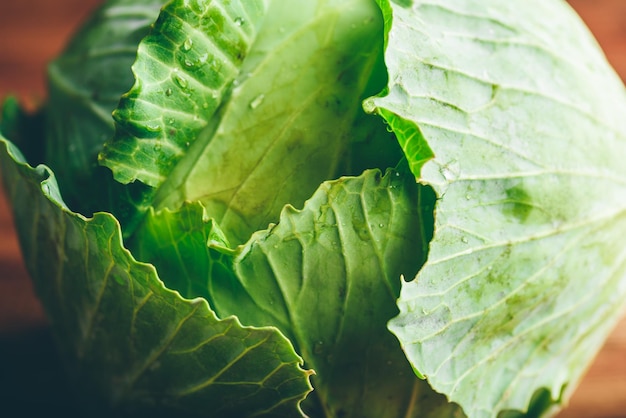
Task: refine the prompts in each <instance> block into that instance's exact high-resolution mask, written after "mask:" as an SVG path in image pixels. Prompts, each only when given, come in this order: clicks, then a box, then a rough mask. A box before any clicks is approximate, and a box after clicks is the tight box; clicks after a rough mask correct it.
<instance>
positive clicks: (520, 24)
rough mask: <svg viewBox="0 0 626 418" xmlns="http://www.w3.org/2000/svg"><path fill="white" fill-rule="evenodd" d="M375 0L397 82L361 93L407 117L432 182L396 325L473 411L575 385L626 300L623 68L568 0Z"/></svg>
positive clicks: (426, 369)
mask: <svg viewBox="0 0 626 418" xmlns="http://www.w3.org/2000/svg"><path fill="white" fill-rule="evenodd" d="M381 3H382V6H383V8H385V9H386V13H387V15H388V19H387V21H388V22H391V26H390V27H388V30H389V33H388V44H387V49H386V53H385V59H386V63H387V66H388V69H389V86H388V89H387V94H386V95H385V96H384V97H379V98H374V99H372V100H370V101H368V103H367V106H366V107H367V108H368V109H369V110H372V111H377V112H379V113H381V114H382V115H383V116H385V117H387V118H389V123H390V125H392V126H395V125H397V124H400V125H401V126H405V127H407V126H408V127H411V126H412V127H413V129H408V130H406V133H405V134H404V136H405V138H400V142H401V144H402V145H403V149H404V150H405V152H406V153H407V157H408V158H409V162H410V163H412V168H413V170H414V174H415V175H416V176H417V177H418V178H419V179H420V181H423V182H426V183H428V184H431V185H433V187H434V189H435V192H436V193H437V195H438V200H437V205H436V208H435V219H436V221H435V231H434V238H433V241H432V243H431V245H430V252H429V258H428V261H427V262H426V264H425V266H424V268H423V269H422V270H421V271H420V273H419V274H418V275H417V278H416V279H415V280H413V281H410V282H408V283H405V284H404V285H403V289H402V292H401V296H400V300H399V307H400V310H401V313H400V315H399V316H398V317H397V318H395V319H394V320H392V321H391V324H390V328H391V330H392V331H393V332H394V333H395V334H396V335H397V336H398V338H399V339H400V341H401V342H402V345H403V347H404V349H405V351H406V353H407V356H408V358H409V360H410V362H411V363H412V364H413V365H414V367H415V368H416V369H417V370H418V371H419V373H422V374H424V375H425V376H426V377H427V378H428V381H429V382H430V384H431V385H432V386H433V388H434V389H435V390H437V391H440V392H442V393H445V394H446V395H447V396H448V397H449V399H451V400H452V401H455V402H458V403H459V404H461V406H462V407H463V408H464V410H465V412H466V413H467V414H468V415H469V416H470V417H496V416H497V415H498V413H499V412H501V411H504V410H509V411H511V410H517V411H526V409H527V408H528V405H529V403H530V400H531V397H532V395H533V393H535V391H537V390H539V389H541V388H545V389H546V390H548V392H549V394H550V397H551V398H552V402H561V401H565V400H566V399H567V398H568V397H569V395H570V394H571V392H572V391H573V389H574V388H575V387H576V384H577V382H578V381H579V379H580V378H581V375H582V374H583V372H584V371H585V370H586V367H587V365H588V364H589V363H590V362H591V360H592V359H593V356H594V355H595V354H596V353H597V351H598V349H599V347H600V346H601V345H602V343H603V341H604V339H605V338H606V336H607V334H608V333H609V332H610V330H611V328H612V326H613V325H614V324H615V323H616V321H617V319H618V318H619V315H620V313H621V312H622V310H623V308H624V300H625V297H626V278H625V275H626V251H624V248H625V246H624V244H623V236H624V231H625V230H626V217H625V216H624V214H625V213H626V212H625V211H624V209H625V208H626V165H625V164H624V162H623V159H624V156H625V155H626V123H625V121H626V119H625V118H624V115H626V96H625V91H624V86H623V85H622V83H621V81H620V80H619V79H618V77H617V76H616V75H615V74H614V72H613V71H612V70H611V68H610V67H609V65H608V64H607V63H606V60H605V58H604V57H603V56H602V54H601V52H600V50H599V48H598V47H597V45H596V43H595V41H594V40H593V39H592V37H591V36H590V34H589V32H588V31H587V29H586V28H585V27H584V26H583V25H582V23H581V21H580V20H579V18H578V17H577V16H576V15H575V14H574V13H573V11H572V10H571V9H570V8H569V7H568V6H567V5H566V3H565V2H563V1H560V0H533V1H530V0H529V1H525V2H523V3H520V2H510V1H508V0H489V1H484V0H480V1H478V0H445V1H437V2H434V1H419V0H416V1H413V2H412V4H411V5H410V6H407V5H399V4H396V3H390V4H387V3H386V2H381ZM396 134H397V135H399V136H401V135H402V133H401V132H396ZM424 141H425V142H424ZM426 147H429V148H430V150H432V153H433V155H434V157H432V159H431V160H430V161H428V162H426V163H423V157H424V155H423V153H421V152H415V153H413V152H411V151H410V150H424V149H426ZM420 161H421V162H420ZM416 162H420V163H419V164H416ZM409 279H411V278H409ZM546 406H549V405H546ZM536 413H537V414H539V413H540V412H536Z"/></svg>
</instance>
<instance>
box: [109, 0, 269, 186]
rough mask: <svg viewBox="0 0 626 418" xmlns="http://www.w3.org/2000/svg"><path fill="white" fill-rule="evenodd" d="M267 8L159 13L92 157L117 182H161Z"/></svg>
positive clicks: (180, 5) (236, 3) (189, 5)
mask: <svg viewBox="0 0 626 418" xmlns="http://www.w3.org/2000/svg"><path fill="white" fill-rule="evenodd" d="M266 9H267V1H266V0H253V1H240V0H233V1H219V0H204V1H203V0H196V1H191V2H190V1H186V0H174V1H170V2H169V3H168V4H167V5H166V6H165V7H164V8H163V10H162V11H161V14H160V15H159V18H158V19H157V21H156V23H155V24H154V26H153V28H152V30H151V32H150V34H149V35H148V36H146V37H145V38H144V39H143V40H142V41H141V43H140V44H139V49H138V51H137V60H136V61H135V63H134V64H133V73H134V74H135V84H134V85H133V87H132V89H131V90H130V91H129V92H128V93H126V94H125V95H124V96H123V97H122V100H121V101H120V104H119V106H118V107H117V109H116V110H115V112H114V113H113V117H114V119H115V126H116V129H115V137H114V138H112V140H111V141H109V142H107V143H106V145H105V147H104V149H103V151H102V153H101V155H100V157H99V158H100V161H101V163H102V164H103V165H105V166H107V167H109V168H110V169H111V170H112V171H113V173H114V175H115V178H116V180H118V181H120V182H122V183H129V182H133V181H135V180H136V179H139V180H140V181H142V182H143V183H145V184H147V185H149V186H152V187H157V186H159V185H161V184H162V183H163V181H164V180H165V178H166V177H167V176H168V174H169V173H170V172H171V170H172V168H173V167H174V166H175V165H176V164H177V163H178V162H179V161H180V160H181V158H182V157H183V156H184V155H185V154H186V153H187V149H188V148H189V147H190V146H191V144H192V143H193V141H194V140H195V139H196V137H197V135H198V133H199V132H200V131H201V130H202V129H203V128H204V127H206V126H207V124H208V123H209V122H210V120H211V119H212V118H213V115H214V113H215V112H216V110H217V109H218V106H219V105H220V104H221V102H222V100H223V98H224V96H225V95H226V94H227V92H228V89H229V88H230V86H231V83H232V82H233V81H234V80H235V78H237V76H238V75H239V73H240V71H241V66H242V63H243V61H244V58H245V57H246V55H247V54H248V53H249V51H250V48H251V47H252V44H253V42H254V40H255V38H256V36H257V32H258V30H259V26H260V23H261V22H262V20H263V17H264V16H265V13H266Z"/></svg>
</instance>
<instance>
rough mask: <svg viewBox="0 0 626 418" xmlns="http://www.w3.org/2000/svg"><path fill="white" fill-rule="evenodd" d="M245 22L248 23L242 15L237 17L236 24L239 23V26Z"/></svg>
mask: <svg viewBox="0 0 626 418" xmlns="http://www.w3.org/2000/svg"><path fill="white" fill-rule="evenodd" d="M244 23H246V21H245V20H243V18H241V17H236V18H235V25H237V26H243V25H244Z"/></svg>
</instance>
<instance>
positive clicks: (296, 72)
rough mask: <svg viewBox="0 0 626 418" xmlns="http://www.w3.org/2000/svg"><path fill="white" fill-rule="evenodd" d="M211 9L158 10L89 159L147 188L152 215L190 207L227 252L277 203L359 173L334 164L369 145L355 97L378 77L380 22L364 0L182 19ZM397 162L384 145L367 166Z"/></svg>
mask: <svg viewBox="0 0 626 418" xmlns="http://www.w3.org/2000/svg"><path fill="white" fill-rule="evenodd" d="M220 4H221V3H219V2H217V1H214V2H209V1H208V0H207V1H204V2H198V3H197V4H196V3H193V4H191V3H185V4H183V2H182V1H180V2H173V3H171V4H170V5H169V6H168V7H167V8H166V9H165V10H164V12H163V13H162V15H161V17H160V18H159V20H158V22H157V24H156V26H155V29H154V31H153V32H152V33H151V35H149V36H148V37H146V39H144V41H143V42H142V43H141V45H140V48H139V56H138V60H137V62H136V63H135V65H134V72H135V74H136V77H137V81H136V85H135V87H134V88H133V89H132V90H131V91H130V92H129V93H128V94H127V95H126V96H125V98H124V99H123V100H122V102H121V103H120V107H119V108H118V109H117V110H116V113H115V115H116V116H115V118H116V123H117V127H118V129H117V136H116V138H115V140H114V141H112V142H110V143H109V144H107V146H106V147H105V149H104V151H103V153H102V155H101V162H102V164H104V165H106V166H109V167H111V168H112V169H113V170H114V172H115V173H116V178H118V179H119V180H120V181H123V182H129V181H132V180H134V179H139V180H140V181H142V182H145V183H146V184H148V185H151V186H154V187H156V189H155V190H153V191H152V192H149V193H154V195H153V196H152V197H149V199H150V200H151V199H154V200H153V205H154V207H155V209H157V210H160V209H163V208H169V209H172V210H176V209H178V208H179V207H180V206H181V205H182V204H183V202H185V201H202V203H203V205H204V206H205V208H206V210H207V212H208V213H209V214H210V216H211V217H213V218H214V219H215V221H216V222H218V223H219V224H220V226H221V227H222V230H223V231H224V234H225V235H226V237H228V239H229V240H230V241H231V243H233V244H240V243H243V242H245V241H246V240H247V239H248V238H249V237H250V235H251V234H252V232H254V231H256V230H258V229H262V228H266V227H267V225H268V223H270V222H275V221H276V220H277V218H278V215H279V213H280V210H281V209H282V207H283V206H284V205H285V204H286V203H292V204H295V205H301V204H302V203H303V202H304V200H305V199H306V198H308V197H309V196H310V195H311V193H313V191H314V190H315V189H316V188H317V187H318V186H319V184H320V183H321V182H322V181H324V180H326V179H328V178H333V177H336V175H337V173H338V172H339V171H342V170H353V169H355V168H361V167H360V166H359V164H358V163H357V164H350V165H346V164H343V162H342V158H343V157H345V155H346V154H347V153H348V152H351V153H353V155H354V156H355V157H356V158H358V157H359V156H360V155H365V154H364V153H359V152H353V151H354V150H355V149H358V148H357V147H355V148H352V149H351V150H349V144H350V143H351V142H354V141H361V142H363V143H364V144H378V143H379V142H377V140H374V139H373V138H378V137H379V136H378V135H372V133H373V132H374V131H376V132H378V131H380V130H381V128H380V126H381V124H380V121H379V120H378V119H377V118H374V117H371V116H369V115H363V112H362V110H361V106H360V101H361V100H362V99H363V98H364V97H366V96H368V95H371V94H373V93H376V92H378V91H380V89H381V88H382V85H383V83H384V77H385V72H384V67H383V63H382V38H381V35H382V24H381V23H382V22H381V20H380V10H379V9H378V8H377V7H376V5H375V4H374V3H373V2H370V1H369V0H352V1H348V2H345V1H338V0H334V1H331V2H321V1H314V2H312V1H304V0H300V1H299V2H298V3H290V7H284V4H283V3H281V2H277V1H274V2H270V4H269V9H268V10H267V11H265V10H261V9H262V8H261V7H260V5H259V4H257V3H246V5H247V6H246V7H248V8H251V9H252V11H249V10H248V11H247V12H246V13H242V12H241V11H238V10H237V8H238V7H242V6H241V5H239V6H238V4H239V3H238V2H230V3H229V4H230V5H229V6H228V7H229V8H233V10H230V9H228V13H226V14H225V17H224V18H223V19H222V20H223V25H225V26H224V27H223V28H222V27H221V26H220V27H214V26H211V25H209V26H207V25H205V22H206V21H211V19H203V20H198V17H197V14H194V13H196V12H194V11H195V10H196V8H200V6H199V5H204V7H208V9H207V10H208V11H222V9H223V6H221V5H220ZM242 4H243V3H242ZM194 5H195V6H194ZM183 6H184V7H183ZM203 10H204V9H203ZM225 10H226V9H225ZM207 13H208V12H207ZM211 13H213V12H211ZM216 13H217V12H216ZM243 15H246V16H247V17H244V18H243V19H242V20H238V19H237V17H239V16H243ZM216 16H219V15H216ZM261 18H263V19H261ZM214 20H215V21H218V20H219V19H217V17H216V18H215V19H214ZM218 26H219V25H218ZM217 29H220V31H217ZM355 51H361V53H355ZM224 56H228V57H230V59H229V60H225V59H224ZM205 58H206V60H205ZM204 61H206V62H204ZM213 64H215V65H213ZM181 77H182V78H181ZM181 80H184V81H183V82H182V84H181ZM367 127H371V129H367ZM389 142H390V141H389ZM371 148H372V149H373V148H375V146H372V147H371ZM387 149H388V150H394V151H395V148H394V146H390V147H388V148H387ZM243 150H246V152H243ZM399 158H400V157H399V156H398V154H397V153H395V152H391V151H390V152H385V153H382V155H381V158H380V160H379V161H380V162H381V164H382V165H385V168H386V167H387V166H388V162H389V161H393V163H392V165H395V164H396V163H397V161H398V160H399ZM370 159H371V158H370ZM352 161H355V160H354V159H352ZM277 168H279V169H277ZM141 215H142V214H138V216H139V217H140V216H141Z"/></svg>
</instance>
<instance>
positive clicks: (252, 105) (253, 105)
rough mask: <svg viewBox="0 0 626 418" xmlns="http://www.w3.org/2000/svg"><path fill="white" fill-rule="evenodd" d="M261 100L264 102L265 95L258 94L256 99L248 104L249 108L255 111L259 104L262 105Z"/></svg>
mask: <svg viewBox="0 0 626 418" xmlns="http://www.w3.org/2000/svg"><path fill="white" fill-rule="evenodd" d="M263 100H265V95H264V94H259V95H258V96H257V97H255V98H254V100H252V101H251V102H250V108H251V109H256V108H257V107H259V106H261V103H263Z"/></svg>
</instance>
